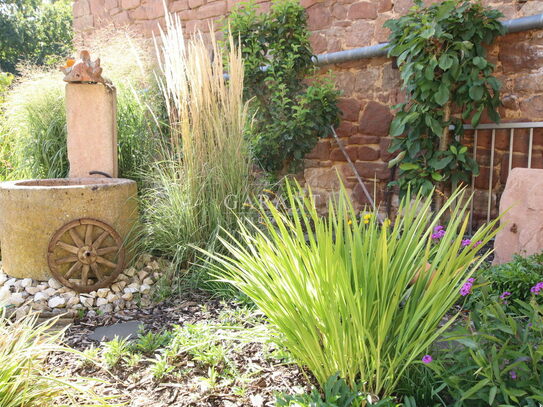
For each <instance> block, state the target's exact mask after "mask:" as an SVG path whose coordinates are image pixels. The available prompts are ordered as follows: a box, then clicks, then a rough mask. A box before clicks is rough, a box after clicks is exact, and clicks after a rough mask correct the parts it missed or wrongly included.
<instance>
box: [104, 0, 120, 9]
mask: <svg viewBox="0 0 543 407" xmlns="http://www.w3.org/2000/svg"><path fill="white" fill-rule="evenodd" d="M118 5H119V2H118V1H117V0H105V2H104V7H105V8H106V10H111V9H112V8H115V7H117V6H118Z"/></svg>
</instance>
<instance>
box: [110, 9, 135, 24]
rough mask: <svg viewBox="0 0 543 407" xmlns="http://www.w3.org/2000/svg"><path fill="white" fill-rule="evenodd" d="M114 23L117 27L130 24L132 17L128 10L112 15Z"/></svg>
mask: <svg viewBox="0 0 543 407" xmlns="http://www.w3.org/2000/svg"><path fill="white" fill-rule="evenodd" d="M112 20H113V24H114V25H115V27H122V26H124V25H128V24H130V21H131V20H130V17H129V16H128V11H126V10H123V11H121V12H120V13H119V14H115V15H114V16H113V17H112Z"/></svg>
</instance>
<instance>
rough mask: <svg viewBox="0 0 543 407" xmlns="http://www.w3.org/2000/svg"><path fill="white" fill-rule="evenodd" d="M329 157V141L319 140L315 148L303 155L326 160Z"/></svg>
mask: <svg viewBox="0 0 543 407" xmlns="http://www.w3.org/2000/svg"><path fill="white" fill-rule="evenodd" d="M329 157H330V141H329V140H321V141H319V142H318V143H317V145H316V146H315V148H314V149H313V150H312V151H311V152H310V153H309V154H307V155H306V156H305V158H309V159H318V160H327V159H328V158H329Z"/></svg>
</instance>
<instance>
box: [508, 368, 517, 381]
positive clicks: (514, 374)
mask: <svg viewBox="0 0 543 407" xmlns="http://www.w3.org/2000/svg"><path fill="white" fill-rule="evenodd" d="M509 376H511V379H513V380H517V372H515V371H514V370H510V371H509Z"/></svg>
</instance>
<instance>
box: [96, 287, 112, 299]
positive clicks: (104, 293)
mask: <svg viewBox="0 0 543 407" xmlns="http://www.w3.org/2000/svg"><path fill="white" fill-rule="evenodd" d="M108 294H109V288H99V289H98V290H97V291H96V295H98V297H100V298H106V297H107V295H108Z"/></svg>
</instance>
